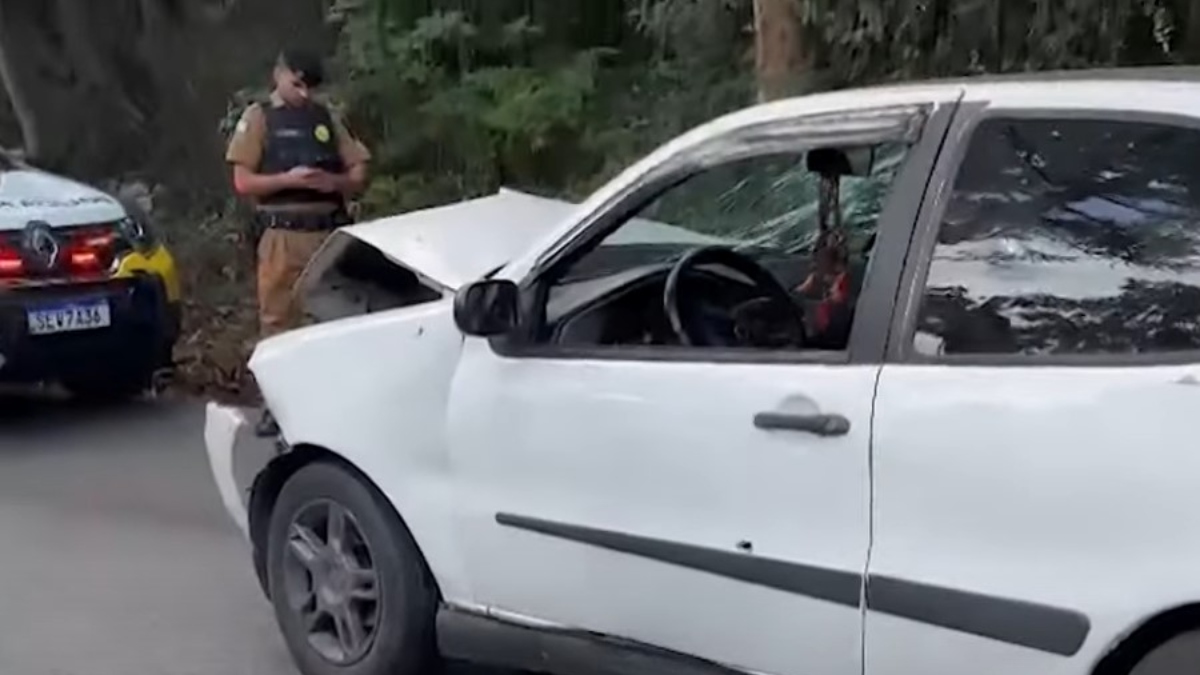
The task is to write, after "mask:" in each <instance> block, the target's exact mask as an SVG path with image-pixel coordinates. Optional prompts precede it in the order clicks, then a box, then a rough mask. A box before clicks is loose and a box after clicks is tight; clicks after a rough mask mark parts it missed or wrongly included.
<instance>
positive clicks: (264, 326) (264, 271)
mask: <svg viewBox="0 0 1200 675" xmlns="http://www.w3.org/2000/svg"><path fill="white" fill-rule="evenodd" d="M330 234H331V233H330V232H301V231H296V230H280V229H274V228H268V229H267V230H266V231H265V232H263V236H262V239H260V240H259V242H258V323H259V332H260V335H261V336H262V337H263V338H264V339H265V338H268V337H271V336H272V335H277V334H279V333H282V332H284V331H287V330H290V329H292V328H297V327H299V325H300V319H301V316H300V307H299V305H298V303H297V297H296V282H297V281H298V280H299V278H300V274H301V273H302V272H303V271H304V268H305V266H306V265H308V261H309V260H310V259H311V258H312V257H313V254H314V253H316V252H317V249H319V248H320V247H321V244H323V243H325V239H326V238H328V237H329V235H330Z"/></svg>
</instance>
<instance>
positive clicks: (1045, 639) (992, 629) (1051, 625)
mask: <svg viewBox="0 0 1200 675" xmlns="http://www.w3.org/2000/svg"><path fill="white" fill-rule="evenodd" d="M496 522H497V523H499V524H500V525H503V526H506V527H512V528H515V529H519V530H525V531H527V532H532V533H536V534H540V535H544V536H549V537H555V538H558V539H563V540H567V541H572V542H576V543H579V544H585V545H588V546H597V547H600V548H605V549H608V550H611V551H616V552H619V553H625V554H628V555H634V556H638V557H641V558H646V559H649V560H655V561H657V562H661V563H665V564H668V565H676V566H679V567H686V568H688V569H693V570H697V571H700V572H706V573H709V574H715V575H717V576H722V577H726V578H729V579H736V580H738V581H742V582H745V583H750V584H755V585H757V586H763V587H766V588H770V589H773V590H778V591H783V592H785V593H792V594H794V595H801V596H804V597H807V598H812V599H815V600H820V601H823V602H832V603H835V604H839V605H844V606H846V607H850V608H858V607H861V605H862V596H863V595H864V593H863V575H862V574H861V573H859V572H853V571H846V570H835V569H828V568H824V567H818V566H813V565H804V564H800V563H794V562H788V561H783V560H772V559H770V558H762V557H758V556H753V555H749V554H746V553H741V552H734V551H724V550H719V549H712V548H703V547H698V546H693V545H691V544H682V543H677V542H672V541H666V540H662V539H653V538H649V537H643V536H639V535H633V534H627V533H623V532H614V531H609V530H598V529H594V528H590V527H583V526H580V525H571V524H566V523H555V522H551V521H546V520H540V519H537V518H530V517H526V516H519V515H514V514H508V513H498V514H496ZM865 596H866V603H867V607H866V609H867V610H868V611H872V612H878V613H880V614H887V615H889V616H895V617H898V618H901V619H907V620H910V621H916V622H919V623H924V624H928V625H931V626H937V627H938V628H945V629H947V630H952V631H956V632H959V633H967V634H970V635H976V636H979V637H983V638H989V639H992V640H997V641H1000V642H1004V643H1007V644H1011V645H1017V646H1021V647H1026V648H1029V649H1035V650H1038V651H1042V652H1047V653H1050V654H1056V655H1059V656H1073V655H1075V654H1076V653H1077V652H1078V651H1079V650H1080V649H1081V648H1082V647H1083V644H1084V642H1085V641H1086V640H1087V637H1088V634H1089V633H1090V632H1091V620H1090V619H1089V618H1088V617H1087V616H1086V615H1085V614H1082V613H1081V612H1078V611H1075V610H1072V609H1064V608H1060V607H1052V606H1049V605H1041V604H1037V603H1032V602H1027V601H1024V600H1015V599H1012V598H1003V597H996V596H992V595H984V594H981V593H974V592H969V591H962V590H958V589H953V588H947V587H943V586H934V585H930V584H925V583H920V582H914V581H908V580H905V579H897V578H893V577H889V576H885V575H877V574H872V575H869V576H867V578H866V593H865Z"/></svg>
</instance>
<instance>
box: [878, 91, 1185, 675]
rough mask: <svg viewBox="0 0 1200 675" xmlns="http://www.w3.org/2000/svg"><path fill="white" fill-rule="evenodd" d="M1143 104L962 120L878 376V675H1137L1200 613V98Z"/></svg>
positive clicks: (1002, 101)
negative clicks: (1199, 421)
mask: <svg viewBox="0 0 1200 675" xmlns="http://www.w3.org/2000/svg"><path fill="white" fill-rule="evenodd" d="M1125 86H1126V87H1127V86H1128V85H1125ZM1139 86H1140V87H1141V89H1140V90H1139V91H1138V92H1136V93H1132V94H1131V91H1130V90H1129V89H1127V88H1125V89H1123V87H1122V85H1121V84H1117V85H1112V86H1098V85H1087V84H1086V83H1075V84H1073V85H1064V84H1061V83H1056V84H1053V85H1037V84H1026V85H1023V86H1022V87H1020V88H1009V89H1005V88H998V89H996V90H995V91H992V92H989V95H988V96H987V97H986V98H984V97H982V95H980V97H979V98H978V100H976V99H975V97H972V96H970V95H969V96H968V99H967V100H965V101H964V104H963V112H961V113H960V115H959V117H958V118H957V119H956V122H955V128H954V129H953V130H952V132H951V134H950V137H951V138H961V139H964V140H963V144H962V147H960V148H957V149H956V150H955V151H954V152H948V153H947V154H946V155H945V156H944V157H943V160H942V162H941V165H940V166H939V167H938V169H937V171H936V173H935V181H934V183H935V184H936V185H939V186H942V189H940V190H937V191H931V193H930V194H928V195H927V197H926V207H925V208H924V209H923V213H922V217H921V222H922V225H921V227H920V228H919V229H918V235H917V237H916V238H915V240H914V241H915V243H914V251H913V253H912V254H911V255H910V259H912V260H913V261H914V262H913V264H912V266H911V268H910V270H909V271H908V272H907V273H906V281H905V283H904V285H903V287H904V288H905V289H908V291H906V292H905V293H904V294H903V296H902V304H901V311H899V312H898V314H897V319H896V323H895V326H894V331H893V334H894V335H895V336H896V337H895V339H893V340H892V344H891V346H890V347H889V356H888V360H889V362H888V364H887V365H886V366H885V367H884V369H883V372H882V374H881V377H880V385H879V392H878V398H877V407H876V414H875V436H874V454H873V456H874V467H873V469H874V477H875V494H874V508H875V535H874V543H873V547H872V555H871V563H870V571H869V578H868V591H867V597H868V603H867V604H868V610H869V611H868V615H867V629H866V633H865V635H866V638H865V639H866V647H867V649H866V655H867V658H866V667H867V673H868V675H902V674H903V675H907V674H908V673H915V672H922V673H958V672H963V667H964V665H966V664H970V671H971V672H972V673H980V674H985V673H987V674H990V673H995V674H997V675H999V674H1001V673H1004V674H1012V673H1064V674H1065V673H1072V674H1079V675H1082V674H1083V673H1092V672H1127V671H1126V670H1124V669H1122V670H1119V671H1118V670H1114V669H1105V668H1101V669H1100V670H1096V671H1094V670H1093V668H1096V666H1097V664H1098V663H1100V662H1101V660H1102V659H1106V660H1108V661H1112V660H1113V659H1121V658H1126V657H1128V656H1129V653H1128V652H1123V651H1122V650H1119V649H1117V646H1118V644H1119V643H1120V641H1121V640H1122V639H1123V638H1124V637H1125V636H1128V635H1129V634H1130V633H1132V632H1133V631H1134V629H1135V628H1137V627H1139V626H1142V625H1145V624H1146V622H1148V621H1149V620H1150V619H1151V618H1152V617H1155V616H1169V615H1167V614H1166V612H1167V611H1168V610H1171V609H1173V608H1178V607H1185V606H1195V603H1196V602H1197V601H1198V600H1200V580H1198V577H1197V575H1196V574H1195V570H1196V569H1200V567H1198V565H1200V537H1197V534H1198V533H1200V508H1197V507H1198V506H1200V494H1198V493H1197V491H1196V489H1195V476H1196V475H1198V473H1200V453H1196V452H1195V441H1194V439H1195V436H1196V428H1197V427H1196V423H1195V418H1196V411H1198V410H1200V387H1197V386H1196V384H1197V383H1198V382H1200V325H1198V324H1197V321H1196V317H1197V315H1198V314H1200V169H1198V166H1200V165H1198V164H1197V162H1196V158H1197V157H1198V156H1200V120H1198V119H1197V118H1196V117H1195V111H1196V110H1200V96H1198V95H1197V90H1196V88H1195V87H1180V86H1178V85H1172V84H1168V83H1163V84H1159V85H1154V84H1151V83H1141V84H1140V85H1139ZM1035 101H1036V103H1034V105H1037V106H1038V107H1037V109H1030V108H1029V107H1028V106H1029V105H1031V103H1032V102H1035ZM1177 618H1178V617H1177ZM1166 626H1168V627H1169V626H1175V627H1176V628H1182V627H1186V624H1185V623H1180V622H1177V623H1174V624H1172V623H1170V622H1167V624H1166ZM1162 627H1163V626H1160V628H1162ZM1161 635H1162V634H1161V633H1160V636H1161ZM1151 637H1152V634H1148V635H1139V637H1138V638H1137V639H1138V640H1141V641H1142V642H1141V644H1142V645H1143V646H1150V645H1151V644H1152V643H1150V642H1146V641H1145V640H1147V639H1148V638H1151ZM1110 665H1112V664H1110ZM1126 667H1127V666H1126Z"/></svg>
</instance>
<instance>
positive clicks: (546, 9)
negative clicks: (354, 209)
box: [338, 0, 751, 215]
mask: <svg viewBox="0 0 1200 675" xmlns="http://www.w3.org/2000/svg"><path fill="white" fill-rule="evenodd" d="M598 4H603V5H606V7H597V5H598ZM628 4H629V5H630V7H625V6H623V4H622V3H620V2H617V3H594V2H592V3H585V2H583V1H582V0H577V1H571V0H556V1H555V2H547V1H539V0H521V1H516V0H488V2H487V3H486V4H485V3H483V2H475V3H472V2H454V3H450V2H436V1H428V2H418V1H416V0H363V1H362V2H359V3H358V4H357V5H356V6H349V5H348V4H346V3H343V4H342V5H341V6H339V9H338V11H339V13H340V17H341V22H342V23H341V30H342V36H341V40H340V47H339V52H338V62H339V64H340V66H341V68H342V70H343V75H344V76H345V77H344V78H343V81H344V82H345V85H344V88H343V90H342V91H340V92H339V94H340V96H341V97H342V98H343V99H344V100H345V101H346V103H347V106H348V109H349V110H350V111H351V117H352V120H353V124H354V127H355V128H356V129H357V130H359V131H360V133H362V134H363V135H364V136H365V137H366V140H367V141H368V142H369V143H370V145H371V148H372V150H373V152H374V154H375V155H376V161H375V163H374V166H375V172H376V174H377V175H378V176H380V177H379V178H378V179H377V180H376V181H375V182H374V184H373V185H372V188H371V189H370V191H369V192H368V194H367V195H366V197H365V199H364V200H363V201H364V207H365V213H366V214H368V215H369V214H376V213H383V212H393V211H396V210H403V209H411V208H417V207H422V206H427V205H430V204H436V203H441V202H445V201H448V200H452V199H458V198H463V197H469V196H475V195H479V194H485V193H489V192H493V191H494V190H496V189H497V188H498V187H500V186H509V187H515V188H520V189H525V190H530V191H534V192H540V193H547V194H570V195H580V194H582V193H584V192H586V191H588V190H589V189H591V188H592V187H594V186H595V185H596V184H597V183H598V182H599V181H600V180H602V178H603V177H604V176H607V175H609V174H611V173H612V172H614V171H616V170H618V169H619V168H621V167H622V166H624V165H625V164H627V163H628V162H629V161H631V160H632V159H633V157H635V156H636V155H637V154H640V153H642V152H645V151H647V150H649V149H650V148H651V147H653V146H654V145H655V144H657V143H659V142H661V141H663V140H665V139H666V138H668V137H670V136H671V135H674V134H676V133H679V132H680V131H682V130H683V129H684V128H685V127H686V126H690V125H692V124H695V123H698V122H700V121H703V119H705V118H707V117H711V116H712V115H714V114H718V113H720V112H724V111H726V110H729V109H731V108H735V107H738V106H740V105H742V104H744V103H745V102H746V101H747V100H749V96H750V92H751V88H750V87H749V84H750V78H748V77H747V72H746V70H745V66H744V63H741V62H740V61H743V60H744V59H743V58H742V57H741V56H740V55H739V53H740V52H744V51H745V46H746V43H745V40H744V39H742V40H740V41H739V30H738V29H729V28H728V25H729V24H728V23H723V20H724V19H727V18H733V17H735V16H736V12H735V10H736V6H739V5H740V6H741V8H742V9H743V10H745V9H747V8H748V7H749V0H689V1H688V2H679V1H678V0H670V1H664V2H654V1H651V0H644V1H640V2H637V3H634V2H629V3H628ZM634 4H636V5H637V6H636V7H633V6H632V5H634ZM685 5H686V6H685ZM689 13H690V15H692V16H691V18H688V17H689ZM743 13H744V12H743ZM581 18H586V19H587V25H582V26H581V25H578V24H577V23H576V22H579V21H580V20H581ZM743 18H744V17H743ZM672 26H673V27H674V29H671V30H668V28H670V27H672Z"/></svg>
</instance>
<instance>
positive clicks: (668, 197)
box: [565, 143, 908, 282]
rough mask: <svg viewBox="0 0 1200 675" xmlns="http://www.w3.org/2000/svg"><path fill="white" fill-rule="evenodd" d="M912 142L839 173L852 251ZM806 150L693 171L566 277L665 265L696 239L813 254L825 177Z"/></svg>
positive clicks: (755, 252)
mask: <svg viewBox="0 0 1200 675" xmlns="http://www.w3.org/2000/svg"><path fill="white" fill-rule="evenodd" d="M907 149H908V146H907V145H904V144H900V143H896V144H888V145H883V146H879V148H878V149H877V151H876V159H875V161H874V166H873V167H872V170H871V171H870V173H869V175H865V176H843V177H842V178H841V188H840V192H841V195H840V203H841V214H842V221H841V222H842V227H843V228H844V230H845V232H846V234H847V240H848V243H849V246H850V249H851V250H860V249H862V248H864V247H866V246H867V245H868V244H869V239H870V237H871V235H872V234H873V232H874V226H875V223H876V221H877V219H878V218H879V214H880V211H881V210H882V209H883V201H884V198H885V197H886V195H887V190H888V188H889V186H890V185H891V182H892V180H893V179H894V178H895V175H896V173H897V172H898V170H899V168H900V167H901V165H902V162H903V160H904V157H905V152H906V150H907ZM805 157H806V154H805V153H788V154H779V155H771V156H759V157H754V158H750V159H747V160H742V161H738V162H733V163H730V164H727V165H722V166H719V167H716V168H713V169H709V170H706V171H704V172H702V173H698V174H696V175H694V176H692V177H691V178H688V179H687V180H685V181H684V182H682V183H680V184H679V185H676V186H675V187H673V188H671V189H669V190H667V191H666V192H664V193H663V194H661V195H659V196H658V197H657V198H655V199H654V200H653V201H651V202H650V203H649V204H647V205H646V206H645V207H644V208H642V209H641V210H640V211H639V212H638V213H637V214H636V215H635V216H634V217H633V218H632V219H630V220H629V221H627V222H626V223H625V224H624V225H622V226H621V227H620V228H619V229H617V230H616V231H615V232H613V233H612V234H611V235H609V236H608V238H607V239H605V240H604V242H603V243H602V244H601V245H600V246H599V247H598V248H597V249H596V250H595V251H594V252H592V254H591V255H590V256H589V257H588V259H587V260H585V261H584V263H583V264H580V265H577V266H576V267H575V268H574V269H573V270H572V271H571V273H570V274H569V275H568V277H567V278H566V279H565V281H568V282H569V281H580V280H584V279H589V278H595V277H598V276H605V275H608V274H613V273H615V272H618V271H621V270H625V269H630V268H631V267H637V266H652V265H663V264H668V263H671V262H674V261H675V260H677V259H679V258H680V257H681V256H682V255H684V254H685V253H687V252H688V251H690V250H692V249H694V248H696V247H699V246H711V245H720V246H728V247H730V248H733V249H735V250H737V251H739V252H742V253H747V254H749V255H750V256H751V257H754V258H756V259H758V260H760V262H761V261H763V260H764V259H767V258H771V257H780V256H784V257H786V256H794V255H799V254H804V255H807V254H811V253H812V251H813V249H814V247H815V244H816V241H817V237H818V235H819V234H820V224H819V220H820V197H819V195H820V184H821V179H820V177H819V176H818V175H817V174H816V173H814V172H812V171H810V170H809V169H808V168H807V167H806V164H805Z"/></svg>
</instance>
